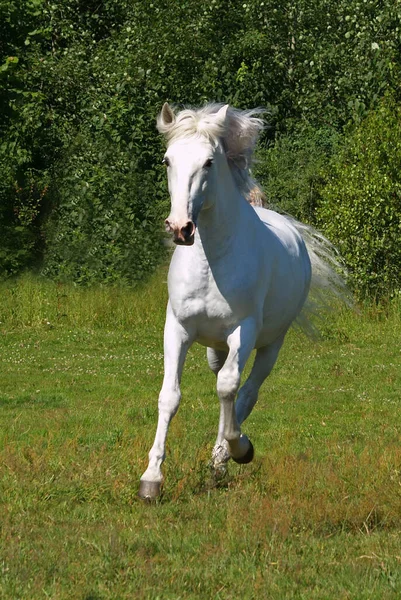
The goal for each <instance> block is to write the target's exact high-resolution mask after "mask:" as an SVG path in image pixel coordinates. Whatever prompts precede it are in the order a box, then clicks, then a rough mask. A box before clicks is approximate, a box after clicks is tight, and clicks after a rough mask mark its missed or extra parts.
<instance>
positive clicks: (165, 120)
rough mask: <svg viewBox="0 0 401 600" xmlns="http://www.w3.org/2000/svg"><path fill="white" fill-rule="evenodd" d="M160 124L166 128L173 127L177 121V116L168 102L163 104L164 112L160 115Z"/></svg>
mask: <svg viewBox="0 0 401 600" xmlns="http://www.w3.org/2000/svg"><path fill="white" fill-rule="evenodd" d="M159 119H160V123H161V124H162V125H164V126H165V127H168V126H169V125H172V124H173V123H174V121H175V114H174V113H173V110H172V108H171V106H170V105H169V103H168V102H165V103H164V104H163V108H162V111H161V113H160V117H159Z"/></svg>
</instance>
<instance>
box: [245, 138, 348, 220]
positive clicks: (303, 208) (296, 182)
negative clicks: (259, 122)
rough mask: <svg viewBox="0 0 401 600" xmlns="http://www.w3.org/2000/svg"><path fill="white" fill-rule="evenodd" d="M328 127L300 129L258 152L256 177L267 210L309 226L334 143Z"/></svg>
mask: <svg viewBox="0 0 401 600" xmlns="http://www.w3.org/2000/svg"><path fill="white" fill-rule="evenodd" d="M339 137H340V136H339V134H338V133H337V132H336V131H335V130H334V129H332V128H329V127H326V128H320V129H314V128H313V127H307V128H304V129H303V130H302V131H299V132H297V133H295V134H293V135H291V136H290V135H282V136H280V137H278V138H277V140H276V142H275V144H274V146H267V147H266V148H263V149H261V150H260V151H259V152H258V157H257V159H258V160H257V162H256V166H255V175H256V178H257V179H258V180H259V181H260V183H261V184H262V186H263V189H264V192H265V195H266V200H267V204H268V206H269V207H271V208H273V209H275V210H278V211H283V212H288V213H289V214H291V215H292V216H293V217H295V218H297V219H299V220H301V221H306V222H309V223H313V221H314V219H315V209H316V203H317V199H318V190H319V187H320V185H321V177H322V176H321V171H322V169H323V167H324V166H326V165H327V163H328V161H329V158H330V156H331V155H332V153H333V152H334V150H335V147H336V144H337V143H338V139H339Z"/></svg>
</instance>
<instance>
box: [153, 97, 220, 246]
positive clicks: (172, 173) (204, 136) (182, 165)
mask: <svg viewBox="0 0 401 600" xmlns="http://www.w3.org/2000/svg"><path fill="white" fill-rule="evenodd" d="M227 108H228V106H223V107H222V108H220V109H219V110H218V111H217V112H215V113H214V114H211V115H208V116H207V119H206V118H204V119H203V120H204V123H202V121H201V120H200V119H198V120H195V119H194V116H193V111H187V112H188V115H187V118H186V115H185V114H184V115H183V113H185V111H183V112H182V113H180V117H181V120H180V122H177V121H176V116H175V114H174V113H173V111H172V109H171V108H170V106H169V105H168V104H167V103H166V104H164V106H163V109H162V112H161V114H160V115H159V118H158V128H159V131H161V132H163V133H165V134H166V136H167V139H168V148H167V151H166V154H165V156H164V159H163V163H164V164H165V165H166V167H167V177H168V188H169V192H170V198H171V212H170V214H169V216H168V217H167V219H166V221H165V224H166V229H167V231H170V232H172V233H173V235H174V242H175V243H176V244H180V245H185V246H191V245H192V244H193V243H194V240H195V231H196V223H197V219H198V217H199V213H200V212H201V211H202V210H206V209H207V208H209V207H210V206H211V202H212V199H213V197H214V194H213V190H214V189H215V185H216V180H217V163H218V161H219V160H221V157H222V156H223V150H222V147H221V145H220V144H219V142H218V140H219V138H220V136H221V133H222V132H223V131H224V127H225V119H226V112H227ZM210 132H213V135H211V133H210ZM169 133H170V134H171V135H170V136H169Z"/></svg>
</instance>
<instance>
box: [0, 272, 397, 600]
mask: <svg viewBox="0 0 401 600" xmlns="http://www.w3.org/2000/svg"><path fill="white" fill-rule="evenodd" d="M165 279H166V268H165V267H163V268H161V269H160V270H159V272H158V273H157V275H156V276H154V277H153V278H152V279H151V280H150V281H149V282H148V283H147V284H146V285H144V286H143V287H138V288H137V289H134V290H129V289H124V288H102V287H97V288H93V289H90V288H89V289H82V288H78V287H73V286H71V285H63V284H55V283H50V282H46V281H42V280H40V279H37V278H33V277H28V276H26V277H22V278H20V279H18V280H15V281H13V282H8V283H3V284H2V285H1V289H0V364H1V367H0V383H1V385H0V531H1V542H0V598H1V599H7V600H17V599H20V600H36V599H45V598H52V599H54V600H61V599H63V600H64V599H69V600H71V599H80V600H106V599H107V600H108V599H110V600H120V599H121V600H123V599H132V598H138V599H147V600H156V599H163V600H165V599H172V600H173V599H174V600H189V599H195V598H197V599H198V598H199V599H208V598H213V599H214V598H216V599H227V600H229V599H230V600H231V599H233V598H242V599H244V600H247V599H259V598H260V599H267V600H276V599H292V598H294V599H304V600H317V599H319V600H326V599H327V600H328V599H330V600H331V599H332V600H342V599H344V600H345V599H352V600H368V599H369V600H372V599H380V600H387V599H398V598H399V597H400V593H401V537H400V534H401V444H400V437H401V419H400V410H399V405H400V384H399V381H400V375H399V374H400V363H401V308H400V305H399V304H397V303H392V304H389V305H387V306H386V307H384V308H381V309H379V308H377V307H376V308H369V307H365V308H361V310H360V312H359V313H357V314H355V313H351V312H347V311H341V310H339V311H338V312H335V313H333V314H332V315H330V316H329V317H327V318H326V320H325V321H324V323H323V325H322V337H321V339H319V340H318V341H312V340H310V339H308V338H307V337H305V336H304V335H303V334H302V333H301V332H299V331H296V330H293V331H291V332H290V334H289V335H288V337H287V340H286V343H285V345H284V348H283V350H282V352H281V355H280V358H279V360H278V364H277V365H276V367H275V369H274V371H273V373H272V375H271V377H270V378H269V379H268V380H267V382H266V383H265V384H264V386H263V388H262V391H261V394H260V398H259V402H258V404H257V405H256V407H255V409H254V411H253V413H252V414H251V416H250V418H249V419H248V421H247V422H246V424H245V426H244V431H245V432H246V433H247V434H248V435H249V437H250V439H251V440H252V442H253V444H254V447H255V452H256V456H255V459H254V461H253V462H252V463H251V464H250V465H243V466H240V465H235V464H234V463H233V464H230V465H229V472H228V474H227V476H226V477H225V478H224V479H223V480H221V481H218V482H216V481H215V480H214V478H213V477H212V475H211V473H210V470H209V466H208V463H209V458H210V454H211V450H212V446H213V443H214V439H215V435H216V432H217V422H218V411H219V408H218V401H217V397H216V394H215V382H214V376H213V374H212V373H211V372H210V371H209V370H208V368H207V364H206V358H205V350H204V348H201V347H199V346H194V347H193V348H192V349H191V352H190V354H189V356H188V359H187V363H186V368H185V370H184V376H183V382H182V391H183V400H182V404H181V407H180V410H179V412H178V414H177V416H176V417H175V419H174V421H173V423H172V426H171V430H170V435H169V438H168V448H167V459H166V462H165V465H164V475H165V485H164V488H163V496H162V498H161V499H160V500H159V501H157V502H155V503H153V504H151V505H149V504H145V503H143V502H141V501H140V500H138V499H137V496H136V494H137V489H138V482H139V477H140V475H141V473H142V472H143V471H144V469H145V467H146V463H147V452H148V451H149V449H150V446H151V444H152V441H153V436H154V433H155V426H156V418H157V396H158V392H159V388H160V385H161V380H162V364H163V357H162V334H163V323H164V309H165V303H166V290H165Z"/></svg>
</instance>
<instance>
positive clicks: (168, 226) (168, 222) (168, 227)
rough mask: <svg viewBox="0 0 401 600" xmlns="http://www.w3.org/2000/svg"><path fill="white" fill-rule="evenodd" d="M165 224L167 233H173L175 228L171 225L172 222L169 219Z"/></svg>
mask: <svg viewBox="0 0 401 600" xmlns="http://www.w3.org/2000/svg"><path fill="white" fill-rule="evenodd" d="M164 224H165V226H166V231H169V232H170V231H173V228H172V227H171V223H170V221H169V220H168V219H166V220H165V221H164Z"/></svg>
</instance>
